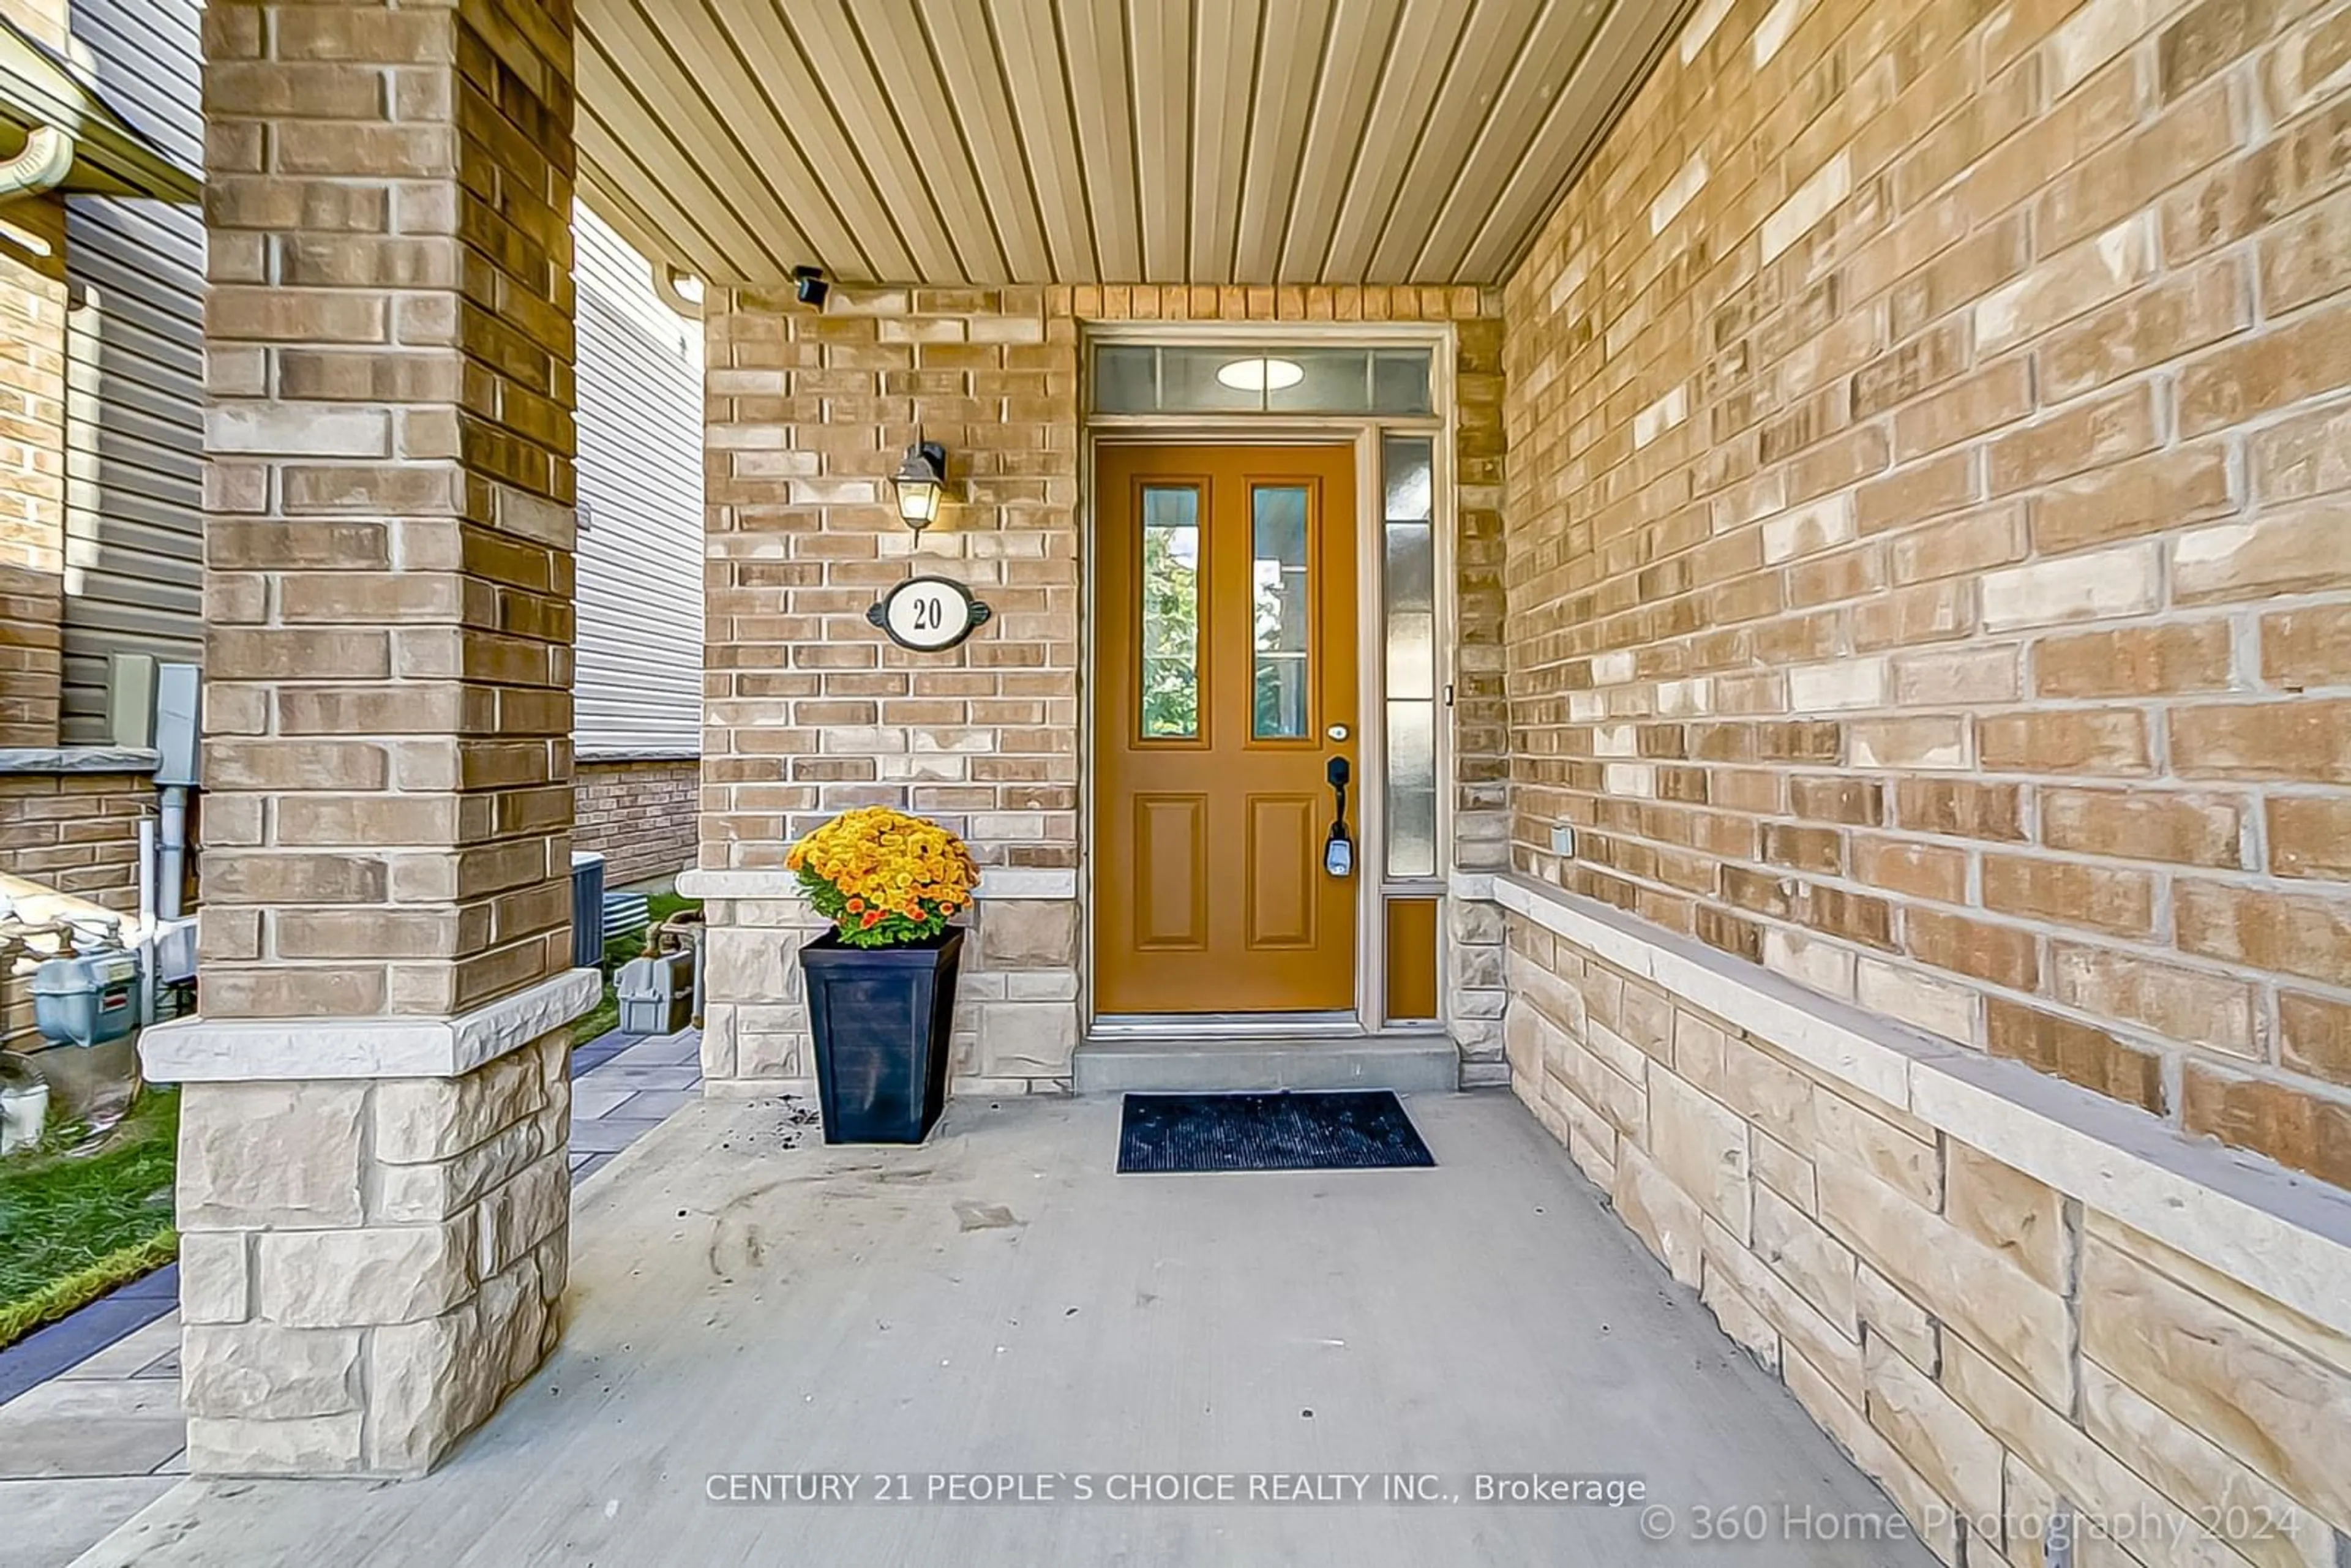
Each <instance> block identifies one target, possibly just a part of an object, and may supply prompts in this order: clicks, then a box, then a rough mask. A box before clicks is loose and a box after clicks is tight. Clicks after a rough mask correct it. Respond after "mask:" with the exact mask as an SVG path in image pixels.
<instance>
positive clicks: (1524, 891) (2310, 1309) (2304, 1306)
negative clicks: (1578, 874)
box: [1454, 873, 2351, 1333]
mask: <svg viewBox="0 0 2351 1568" xmlns="http://www.w3.org/2000/svg"><path fill="white" fill-rule="evenodd" d="M1462 880H1463V879H1459V878H1457V879H1456V883H1455V888H1454V891H1455V893H1456V894H1457V896H1458V895H1460V894H1461V893H1462V892H1463V889H1462V888H1461V886H1460V883H1461V881H1462ZM1492 889H1493V893H1492V896H1493V899H1494V902H1496V903H1498V904H1500V905H1501V906H1502V907H1503V908H1505V909H1509V910H1511V911H1513V912H1515V913H1517V914H1519V915H1524V916H1525V917H1526V918H1527V919H1529V920H1531V921H1533V922H1534V923H1535V924H1536V925H1540V926H1541V927H1543V928H1544V929H1545V930H1547V931H1550V932H1552V933H1553V934H1554V935H1557V936H1563V937H1566V938H1567V939H1568V940H1570V941H1572V942H1574V943H1576V944H1577V945H1578V946H1583V947H1584V948H1586V949H1588V950H1590V951H1591V952H1593V953H1595V954H1597V955H1599V956H1601V957H1602V958H1604V959H1605V960H1606V961H1607V962H1609V963H1610V964H1613V965H1614V966H1615V967H1618V968H1621V969H1625V970H1627V971H1629V972H1631V973H1633V974H1635V975H1640V976H1642V977H1646V978H1648V979H1651V980H1654V981H1656V983H1657V984H1658V985H1660V986H1662V987H1664V988H1666V989H1667V990H1669V991H1671V992H1673V993H1674V994H1676V995H1677V996H1679V997H1681V998H1684V999H1686V1000H1687V1001H1688V1002H1689V1003H1690V1004H1691V1005H1692V1006H1695V1007H1698V1008H1702V1009H1705V1010H1707V1011H1708V1012H1710V1013H1713V1014H1715V1015H1716V1016H1717V1017H1719V1018H1721V1019H1726V1020H1728V1021H1729V1022H1730V1023H1733V1024H1736V1025H1737V1026H1739V1027H1740V1028H1741V1029H1743V1030H1748V1031H1750V1033H1752V1034H1754V1035H1756V1036H1757V1037H1759V1038H1761V1039H1763V1040H1769V1041H1770V1042H1771V1044H1772V1045H1774V1046H1775V1047H1777V1048H1779V1049H1780V1050H1782V1051H1786V1052H1787V1053H1788V1054H1789V1055H1791V1056H1793V1057H1795V1058H1797V1059H1798V1060H1799V1061H1802V1062H1804V1063H1805V1064H1806V1065H1807V1066H1809V1067H1811V1068H1813V1070H1814V1071H1817V1072H1820V1073H1822V1074H1823V1075H1824V1076H1826V1077H1828V1078H1831V1079H1834V1080H1835V1081H1837V1082H1842V1083H1846V1084H1850V1085H1851V1086H1852V1087H1854V1088H1855V1089H1858V1090H1861V1091H1862V1092H1865V1093H1868V1094H1872V1095H1875V1096H1876V1098H1878V1099H1880V1100H1883V1101H1885V1102H1886V1103H1889V1104H1892V1105H1895V1106H1897V1107H1899V1108H1901V1109H1903V1110H1906V1111H1907V1112H1909V1113H1911V1114H1912V1115H1914V1116H1917V1118H1918V1119H1919V1120H1921V1121H1923V1122H1926V1123H1928V1124H1931V1125H1933V1126H1935V1127H1937V1128H1939V1129H1940V1130H1942V1131H1943V1132H1945V1133H1948V1134H1950V1135H1951V1136H1952V1137H1954V1138H1957V1139H1959V1141H1960V1142H1961V1143H1964V1144H1967V1145H1970V1147H1973V1148H1977V1149H1980V1150H1982V1151H1983V1152H1984V1153H1985V1154H1988V1155H1991V1156H1992V1157H1993V1158H1994V1159H1997V1160H2001V1161H2002V1162H2004V1163H2006V1164H2008V1165H2011V1166H2015V1167H2016V1168H2017V1169H2018V1170H2021V1171H2022V1172H2024V1173H2025V1174H2026V1175H2028V1176H2032V1177H2034V1178H2035V1179H2037V1180H2039V1181H2042V1182H2044V1183H2046V1184H2047V1185H2049V1186H2053V1187H2055V1188H2057V1189H2058V1190H2059V1191H2061V1192H2064V1193H2067V1194H2070V1195H2071V1196H2073V1197H2078V1198H2080V1199H2081V1200H2082V1201H2083V1202H2085V1203H2086V1204H2088V1205H2089V1206H2090V1207H2093V1208H2095V1209H2098V1210H2100V1211H2102V1212H2104V1213H2105V1214H2109V1215H2112V1216H2113V1217H2114V1218H2116V1219H2119V1220H2121V1221H2123V1222H2124V1223H2125V1224H2126V1225H2129V1226H2131V1227H2133V1228H2137V1229H2138V1230H2141V1231H2144V1232H2145V1233H2146V1234H2147V1235H2149V1236H2152V1237H2154V1238H2155V1239H2157V1240H2158V1241H2163V1242H2166V1243H2168V1244H2169V1245H2170V1246H2172V1247H2174V1248H2176V1249H2179V1251H2181V1252H2185V1253H2187V1254H2188V1255H2189V1257H2191V1258H2194V1259H2196V1260H2199V1262H2202V1263H2206V1264H2209V1265H2210V1266H2211V1267H2212V1268H2214V1269H2217V1270H2220V1271H2221V1272H2222V1273H2224V1274H2228V1275H2230V1276H2232V1277H2233V1278H2235V1279H2238V1280H2240V1281H2243V1282H2244V1283H2246V1284H2248V1285H2250V1286H2252V1288H2253V1289H2254V1290H2256V1291H2261V1292H2262V1294H2264V1295H2267V1296H2270V1297H2273V1298H2274V1299H2275V1300H2277V1301H2283V1302H2284V1303H2285V1304H2286V1305H2288V1306H2290V1307H2293V1308H2294V1309H2295V1310H2296V1311H2298V1312H2304V1313H2307V1314H2308V1315H2309V1316H2311V1317H2313V1318H2314V1319H2316V1320H2317V1321H2319V1322H2322V1323H2325V1324H2326V1325H2327V1326H2329V1327H2330V1328H2334V1329H2335V1330H2337V1331H2340V1332H2344V1333H2351V1194H2346V1193H2343V1192H2340V1191H2338V1190H2337V1189H2335V1188H2334V1187H2332V1186H2327V1185H2326V1184H2325V1183H2323V1182H2319V1181H2316V1180H2314V1179H2312V1178H2309V1177H2305V1176H2298V1175H2295V1174H2294V1173H2292V1172H2289V1171H2287V1170H2286V1169H2284V1168H2283V1166H2276V1165H2273V1164H2271V1163H2270V1162H2268V1161H2259V1162H2256V1161H2255V1160H2254V1159H2253V1158H2252V1157H2251V1156H2246V1155H2239V1154H2237V1153H2236V1152H2234V1151H2232V1150H2230V1149H2227V1148H2225V1147H2223V1146H2222V1145H2219V1144H2216V1143H2206V1142H2201V1141H2197V1140H2192V1139H2190V1138H2189V1137H2187V1136H2186V1135H2184V1134H2181V1133H2179V1132H2178V1131H2176V1130H2175V1129H2173V1128H2171V1127H2168V1126H2167V1125H2165V1124H2163V1123H2161V1122H2158V1121H2157V1120H2156V1119H2155V1118H2154V1117H2152V1116H2149V1115H2147V1113H2144V1112H2141V1111H2138V1110H2136V1109H2133V1108H2132V1107H2130V1106H2126V1105H2124V1104H2122V1103H2119V1102H2117V1101H2113V1100H2108V1099H2106V1098H2105V1096H2103V1095H2100V1094H2097V1093H2095V1092H2092V1091H2090V1090H2087V1089H2084V1088H2081V1087H2080V1086H2078V1085H2076V1084H2073V1083H2069V1082H2065V1081H2064V1079H2061V1078H2053V1077H2050V1076H2049V1075H2047V1074H2045V1073H2042V1072H2037V1071H2033V1070H2032V1068H2030V1067H2027V1066H2025V1065H2024V1064H2023V1063H2022V1062H2020V1061H2006V1060H2003V1059H2001V1058H1998V1057H1992V1056H1987V1055H1985V1054H1983V1053H1981V1052H1979V1051H1969V1050H1965V1049H1963V1048H1961V1047H1959V1046H1957V1045H1953V1044H1951V1043H1950V1042H1949V1041H1948V1040H1939V1039H1937V1038H1935V1037H1934V1036H1931V1035H1927V1034H1923V1033H1920V1032H1918V1031H1917V1030H1911V1029H1909V1028H1907V1027H1906V1026H1904V1025H1902V1024H1899V1023H1896V1022H1895V1021H1894V1020H1892V1019H1886V1018H1883V1017H1881V1016H1879V1015H1877V1014H1874V1013H1869V1012H1865V1011H1864V1010H1862V1009H1858V1008H1855V1007H1851V1006H1848V1005H1846V1004H1845V1003H1843V1002H1840V1001H1837V1000H1835V999H1834V998H1829V997H1823V996H1821V995H1819V994H1817V993H1815V992H1813V991H1809V990H1806V989H1804V988H1802V987H1801V986H1798V985H1797V984H1796V983H1795V982H1793V981H1792V980H1789V979H1787V978H1785V977H1782V976H1780V975H1777V974H1774V973H1772V972H1771V971H1770V970H1768V969H1763V968H1759V967H1756V966H1754V965H1752V964H1749V963H1746V962H1744V961H1742V960H1740V959H1738V958H1734V957H1732V956H1729V954H1727V953H1722V952H1719V951H1717V950H1716V949H1714V948H1711V947H1708V946H1705V945H1704V944H1702V943H1699V942H1697V941H1695V940H1693V939H1691V938H1689V937H1687V936H1679V935H1677V934H1676V933H1673V932H1670V931H1667V930H1665V929H1663V928H1662V927H1660V926H1656V925H1651V924H1650V923H1649V922H1647V921H1646V920H1643V919H1641V918H1639V917H1638V916H1637V915H1627V914H1625V912H1624V911H1622V910H1619V909H1616V908H1614V907H1613V906H1612V905H1609V904H1601V903H1598V902H1597V901H1595V900H1593V899H1589V898H1583V897H1581V896H1579V895H1577V894H1571V893H1567V892H1565V891H1563V890H1562V889H1560V888H1557V887H1553V886H1551V885H1549V884H1547V883H1540V882H1536V881H1534V880H1533V879H1531V878H1530V877H1526V876H1523V875H1520V874H1519V873H1502V874H1498V875H1496V876H1495V877H1494V878H1493V880H1492Z"/></svg>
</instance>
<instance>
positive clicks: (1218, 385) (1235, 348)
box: [1088, 343, 1431, 416]
mask: <svg viewBox="0 0 2351 1568" xmlns="http://www.w3.org/2000/svg"><path fill="white" fill-rule="evenodd" d="M1428 362H1429V350H1427V349H1426V347H1420V346H1415V345H1412V344H1394V345H1387V346H1382V347H1373V348H1311V349H1310V348H1282V347H1278V346H1268V345H1266V344H1262V343H1249V344H1225V345H1221V346H1218V345H1214V344H1205V345H1187V346H1185V347H1180V348H1179V347H1171V346H1166V345H1161V344H1154V343H1099V344H1096V345H1095V347H1094V353H1093V374H1092V376H1091V377H1090V378H1088V379H1089V382H1090V384H1091V385H1092V389H1093V409H1094V412H1095V413H1330V414H1348V413H1352V414H1391V415H1404V416H1412V415H1420V414H1426V413H1428V412H1429V411H1430V407H1431V404H1430V394H1429V385H1428Z"/></svg>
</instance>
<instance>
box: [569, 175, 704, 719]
mask: <svg viewBox="0 0 2351 1568" xmlns="http://www.w3.org/2000/svg"><path fill="white" fill-rule="evenodd" d="M572 226H573V232H574V234H575V235H577V238H578V246H579V256H578V264H577V265H578V280H579V285H580V290H579V301H580V303H579V311H580V502H581V516H580V559H579V625H580V632H579V639H580V640H579V666H578V671H577V674H576V676H575V680H574V685H573V694H574V707H573V714H572V728H573V737H574V739H575V741H576V743H577V745H578V747H579V751H580V757H581V758H582V759H583V760H584V759H590V758H617V757H631V758H644V757H670V758H691V757H694V756H696V755H698V754H699V752H700V750H701V734H702V731H701V725H702V327H701V323H699V322H697V321H691V320H687V319H684V318H683V317H680V316H679V315H677V314H676V312H674V311H673V310H671V309H670V308H668V307H667V306H666V305H664V303H663V302H662V301H661V299H660V298H658V297H657V296H656V295H654V293H653V287H652V283H651V278H650V275H649V274H648V272H647V270H646V265H645V261H644V258H643V257H642V256H639V255H637V254H636V252H634V251H633V250H632V249H630V248H629V246H628V245H627V244H626V242H624V241H623V240H622V239H621V237H620V236H619V235H616V234H614V233H613V232H612V230H611V228H610V227H609V226H607V225H605V224H604V223H603V221H602V220H601V219H600V218H598V217H596V216H595V214H592V213H590V212H589V211H588V210H587V209H586V208H585V207H580V208H576V209H575V217H574V221H573V225H572Z"/></svg>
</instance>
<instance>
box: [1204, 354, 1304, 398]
mask: <svg viewBox="0 0 2351 1568" xmlns="http://www.w3.org/2000/svg"><path fill="white" fill-rule="evenodd" d="M1305 379H1306V369H1305V367H1304V366H1302V365H1301V364H1300V363H1299V362H1298V361H1296V360H1227V361H1225V362H1224V363H1223V364H1221V365H1218V366H1217V380H1218V381H1220V382H1223V383H1224V384H1225V385H1227V386H1228V387H1230V388H1232V389H1233V390H1234V391H1235V392H1280V391H1281V390H1282V389H1283V388H1284V387H1294V386H1296V385H1297V384H1298V383H1299V382H1302V381H1304V380H1305Z"/></svg>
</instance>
